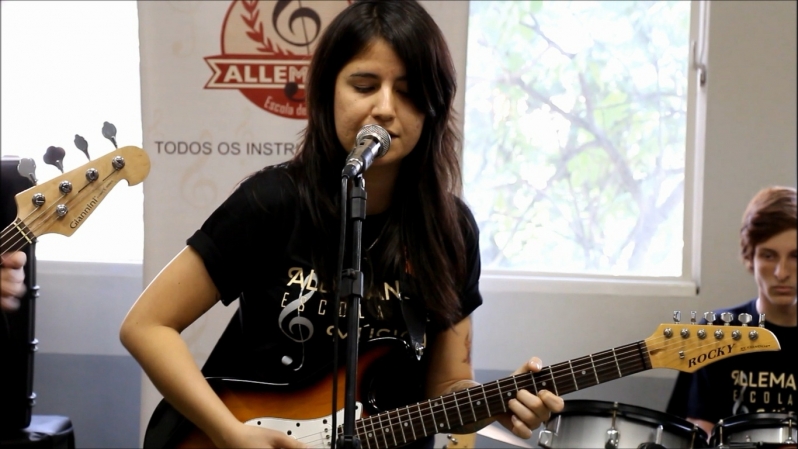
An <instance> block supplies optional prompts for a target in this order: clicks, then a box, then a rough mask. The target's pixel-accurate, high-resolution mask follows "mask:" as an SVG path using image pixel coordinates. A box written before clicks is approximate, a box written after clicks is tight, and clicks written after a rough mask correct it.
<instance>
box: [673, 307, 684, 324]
mask: <svg viewBox="0 0 798 449" xmlns="http://www.w3.org/2000/svg"><path fill="white" fill-rule="evenodd" d="M681 320H682V312H680V311H678V310H674V311H673V322H674V323H678V322H679V321H681Z"/></svg>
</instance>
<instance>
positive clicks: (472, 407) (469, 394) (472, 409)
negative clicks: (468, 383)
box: [465, 388, 479, 422]
mask: <svg viewBox="0 0 798 449" xmlns="http://www.w3.org/2000/svg"><path fill="white" fill-rule="evenodd" d="M468 390H470V388H466V390H465V392H466V394H467V395H468V404H469V405H471V413H473V414H474V422H476V421H479V419H478V418H477V411H476V410H474V400H473V398H471V392H470V391H468Z"/></svg>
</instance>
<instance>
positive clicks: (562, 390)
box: [550, 362, 578, 394]
mask: <svg viewBox="0 0 798 449" xmlns="http://www.w3.org/2000/svg"><path fill="white" fill-rule="evenodd" d="M550 368H551V375H552V382H554V379H556V380H557V381H558V382H559V385H557V384H555V385H554V387H555V391H557V390H559V392H558V393H557V394H568V393H570V392H572V391H576V390H578V388H577V386H576V377H574V375H573V373H574V372H573V369H571V367H570V362H563V363H558V364H556V365H552V366H551V367H550ZM569 372H570V374H571V375H570V376H569V375H568V373H569ZM555 373H556V375H555Z"/></svg>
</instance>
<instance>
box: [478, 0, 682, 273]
mask: <svg viewBox="0 0 798 449" xmlns="http://www.w3.org/2000/svg"><path fill="white" fill-rule="evenodd" d="M694 7H696V4H694V3H693V2H684V1H631V2H618V1H584V2H579V1H523V2H522V1H502V2H496V1H472V2H471V4H470V12H469V27H468V50H467V69H466V90H465V115H464V119H465V126H464V162H463V169H464V186H465V187H464V191H465V197H466V200H467V201H468V202H469V204H470V205H471V207H472V210H473V212H474V215H475V217H476V219H477V222H478V224H479V227H480V232H481V238H480V246H481V251H482V263H483V270H484V271H485V272H486V273H488V274H490V273H527V274H529V273H537V274H545V275H551V276H555V277H556V276H574V275H578V276H587V277H591V276H592V277H594V278H602V279H607V276H614V277H625V278H627V279H642V278H651V279H665V278H674V279H682V280H687V279H691V275H692V273H691V272H690V267H691V261H690V257H691V256H690V255H689V253H688V251H686V250H685V247H686V246H687V247H689V245H690V239H691V238H692V228H691V227H690V226H689V224H690V218H691V217H689V216H687V217H686V216H685V211H686V210H688V211H689V210H690V209H689V206H690V205H691V204H692V203H691V197H690V196H689V195H691V194H692V191H691V190H690V189H691V187H690V186H691V178H690V177H689V176H686V172H687V173H691V172H690V170H691V169H692V167H691V166H690V164H692V161H691V159H690V155H691V154H692V148H691V146H692V145H693V142H692V141H691V140H690V138H691V136H690V134H691V133H692V130H691V126H689V125H688V123H689V120H695V117H694V114H695V112H694V111H691V110H690V109H691V108H692V109H695V101H694V100H692V99H690V97H689V95H688V92H689V91H690V89H689V88H688V87H690V88H693V87H692V86H689V85H690V83H691V82H692V80H690V77H689V74H690V73H691V72H690V55H691V53H690V42H691V13H693V11H691V8H694ZM696 34H697V33H696ZM686 161H687V162H686ZM686 186H687V190H686ZM686 192H687V193H686ZM686 204H687V206H686ZM688 215H689V213H688Z"/></svg>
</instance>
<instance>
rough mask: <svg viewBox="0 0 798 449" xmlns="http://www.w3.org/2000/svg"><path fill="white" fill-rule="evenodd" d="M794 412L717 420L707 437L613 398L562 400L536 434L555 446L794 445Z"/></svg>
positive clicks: (740, 448) (550, 448)
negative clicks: (557, 411) (559, 409)
mask: <svg viewBox="0 0 798 449" xmlns="http://www.w3.org/2000/svg"><path fill="white" fill-rule="evenodd" d="M796 421H797V420H796V416H795V414H793V413H789V414H786V413H749V414H744V415H736V416H733V417H731V418H728V419H724V420H721V421H719V422H718V423H717V424H716V425H715V427H714V429H713V431H712V435H707V434H706V432H704V431H703V430H702V429H700V428H698V427H697V426H695V425H694V424H692V423H690V422H688V421H686V420H683V419H680V418H678V417H676V416H672V415H669V414H667V413H662V412H658V411H654V410H649V409H646V408H643V407H637V406H633V405H627V404H619V403H617V402H605V401H591V400H566V401H565V408H564V409H563V411H562V412H560V413H557V414H555V415H553V416H552V418H551V419H550V420H549V421H548V423H547V424H546V426H545V428H544V429H543V430H542V431H541V432H540V433H539V435H538V446H540V447H543V448H546V449H559V448H569V449H571V448H573V449H575V448H605V449H617V448H637V449H671V448H689V449H693V448H719V449H721V448H728V449H748V448H752V449H753V448H763V449H764V448H779V449H781V448H796V447H798V446H796V441H798V435H796Z"/></svg>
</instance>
